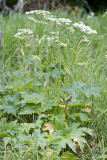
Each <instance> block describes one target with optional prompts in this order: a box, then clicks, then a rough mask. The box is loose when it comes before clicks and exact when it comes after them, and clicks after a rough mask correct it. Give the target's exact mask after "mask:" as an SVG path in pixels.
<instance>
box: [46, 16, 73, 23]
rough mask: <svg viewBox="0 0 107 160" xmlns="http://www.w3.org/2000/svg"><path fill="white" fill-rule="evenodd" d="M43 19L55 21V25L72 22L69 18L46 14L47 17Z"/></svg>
mask: <svg viewBox="0 0 107 160" xmlns="http://www.w3.org/2000/svg"><path fill="white" fill-rule="evenodd" d="M45 19H46V20H48V21H52V22H56V24H57V25H62V23H64V24H66V25H70V23H71V22H72V21H71V20H70V19H66V18H55V17H54V16H48V17H45Z"/></svg>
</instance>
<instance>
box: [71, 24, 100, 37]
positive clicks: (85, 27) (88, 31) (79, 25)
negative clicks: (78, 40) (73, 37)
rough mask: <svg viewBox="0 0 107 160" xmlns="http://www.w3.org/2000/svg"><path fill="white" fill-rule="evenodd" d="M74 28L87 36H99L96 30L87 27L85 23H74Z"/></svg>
mask: <svg viewBox="0 0 107 160" xmlns="http://www.w3.org/2000/svg"><path fill="white" fill-rule="evenodd" d="M73 26H74V27H76V28H79V29H80V30H81V31H82V32H85V33H87V34H97V32H96V31H95V30H92V29H91V28H90V27H89V26H86V25H85V24H84V23H83V22H79V23H74V24H73Z"/></svg>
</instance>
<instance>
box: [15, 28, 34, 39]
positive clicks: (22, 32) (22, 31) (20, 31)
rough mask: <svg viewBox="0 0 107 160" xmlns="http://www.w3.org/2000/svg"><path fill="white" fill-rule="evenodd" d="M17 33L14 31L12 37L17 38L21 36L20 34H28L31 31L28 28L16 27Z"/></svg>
mask: <svg viewBox="0 0 107 160" xmlns="http://www.w3.org/2000/svg"><path fill="white" fill-rule="evenodd" d="M18 31H19V32H18V33H16V34H15V35H14V37H17V38H23V37H20V36H21V35H23V34H29V35H31V34H32V33H33V32H32V31H31V30H30V29H18Z"/></svg>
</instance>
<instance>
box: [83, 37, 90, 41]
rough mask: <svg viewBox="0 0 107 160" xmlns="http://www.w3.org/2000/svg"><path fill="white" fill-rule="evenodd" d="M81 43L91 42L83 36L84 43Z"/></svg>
mask: <svg viewBox="0 0 107 160" xmlns="http://www.w3.org/2000/svg"><path fill="white" fill-rule="evenodd" d="M81 42H90V40H88V39H87V37H86V36H82V41H81Z"/></svg>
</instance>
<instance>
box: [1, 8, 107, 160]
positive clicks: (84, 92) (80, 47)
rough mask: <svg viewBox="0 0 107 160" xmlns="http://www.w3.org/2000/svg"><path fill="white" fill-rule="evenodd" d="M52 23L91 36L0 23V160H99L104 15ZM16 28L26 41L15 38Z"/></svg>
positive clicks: (24, 22)
mask: <svg viewBox="0 0 107 160" xmlns="http://www.w3.org/2000/svg"><path fill="white" fill-rule="evenodd" d="M53 15H54V16H56V17H57V18H59V17H62V18H69V19H71V20H72V23H75V22H79V21H82V22H84V23H85V24H86V25H88V26H90V27H91V28H93V29H94V30H96V31H97V34H96V35H87V34H83V33H82V34H81V32H80V31H79V30H78V29H75V28H74V27H73V26H72V25H71V28H69V27H67V26H66V25H61V26H57V25H55V23H51V22H50V23H49V24H47V25H44V24H39V25H38V24H37V23H34V22H32V21H28V19H27V17H26V15H22V14H14V15H12V14H9V16H8V17H3V16H2V15H0V30H1V31H2V43H1V44H2V45H1V51H0V60H1V64H2V69H3V72H4V74H5V78H6V81H7V85H6V84H5V81H4V78H3V75H2V74H0V159H3V160H13V159H14V160H17V159H20V160H23V159H31V160H33V159H34V160H35V159H37V160H45V159H46V160H47V159H49V160H53V159H54V160H56V159H60V160H62V159H70V160H71V159H72V160H74V159H80V160H81V159H82V160H91V159H92V160H95V159H103V160H105V159H106V158H107V154H106V152H107V146H106V144H107V142H106V140H107V136H106V130H107V125H106V121H107V112H106V111H107V109H106V87H107V85H106V63H107V55H106V25H107V24H106V18H107V14H106V13H105V14H102V15H97V16H94V15H93V14H90V15H87V14H84V16H83V15H81V14H79V15H77V16H72V17H71V16H70V15H69V14H68V12H61V11H60V10H57V11H56V12H53ZM40 18H41V17H39V19H38V20H41V22H43V19H40ZM72 23H71V24H72ZM21 28H23V29H24V28H27V29H31V30H32V31H33V37H32V36H30V35H28V34H24V37H23V39H21V38H19V39H18V38H16V37H14V35H15V34H16V33H17V32H18V29H21ZM52 32H53V33H52ZM22 35H23V34H22ZM52 37H53V39H52ZM57 38H58V39H57ZM55 40H58V41H55Z"/></svg>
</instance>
